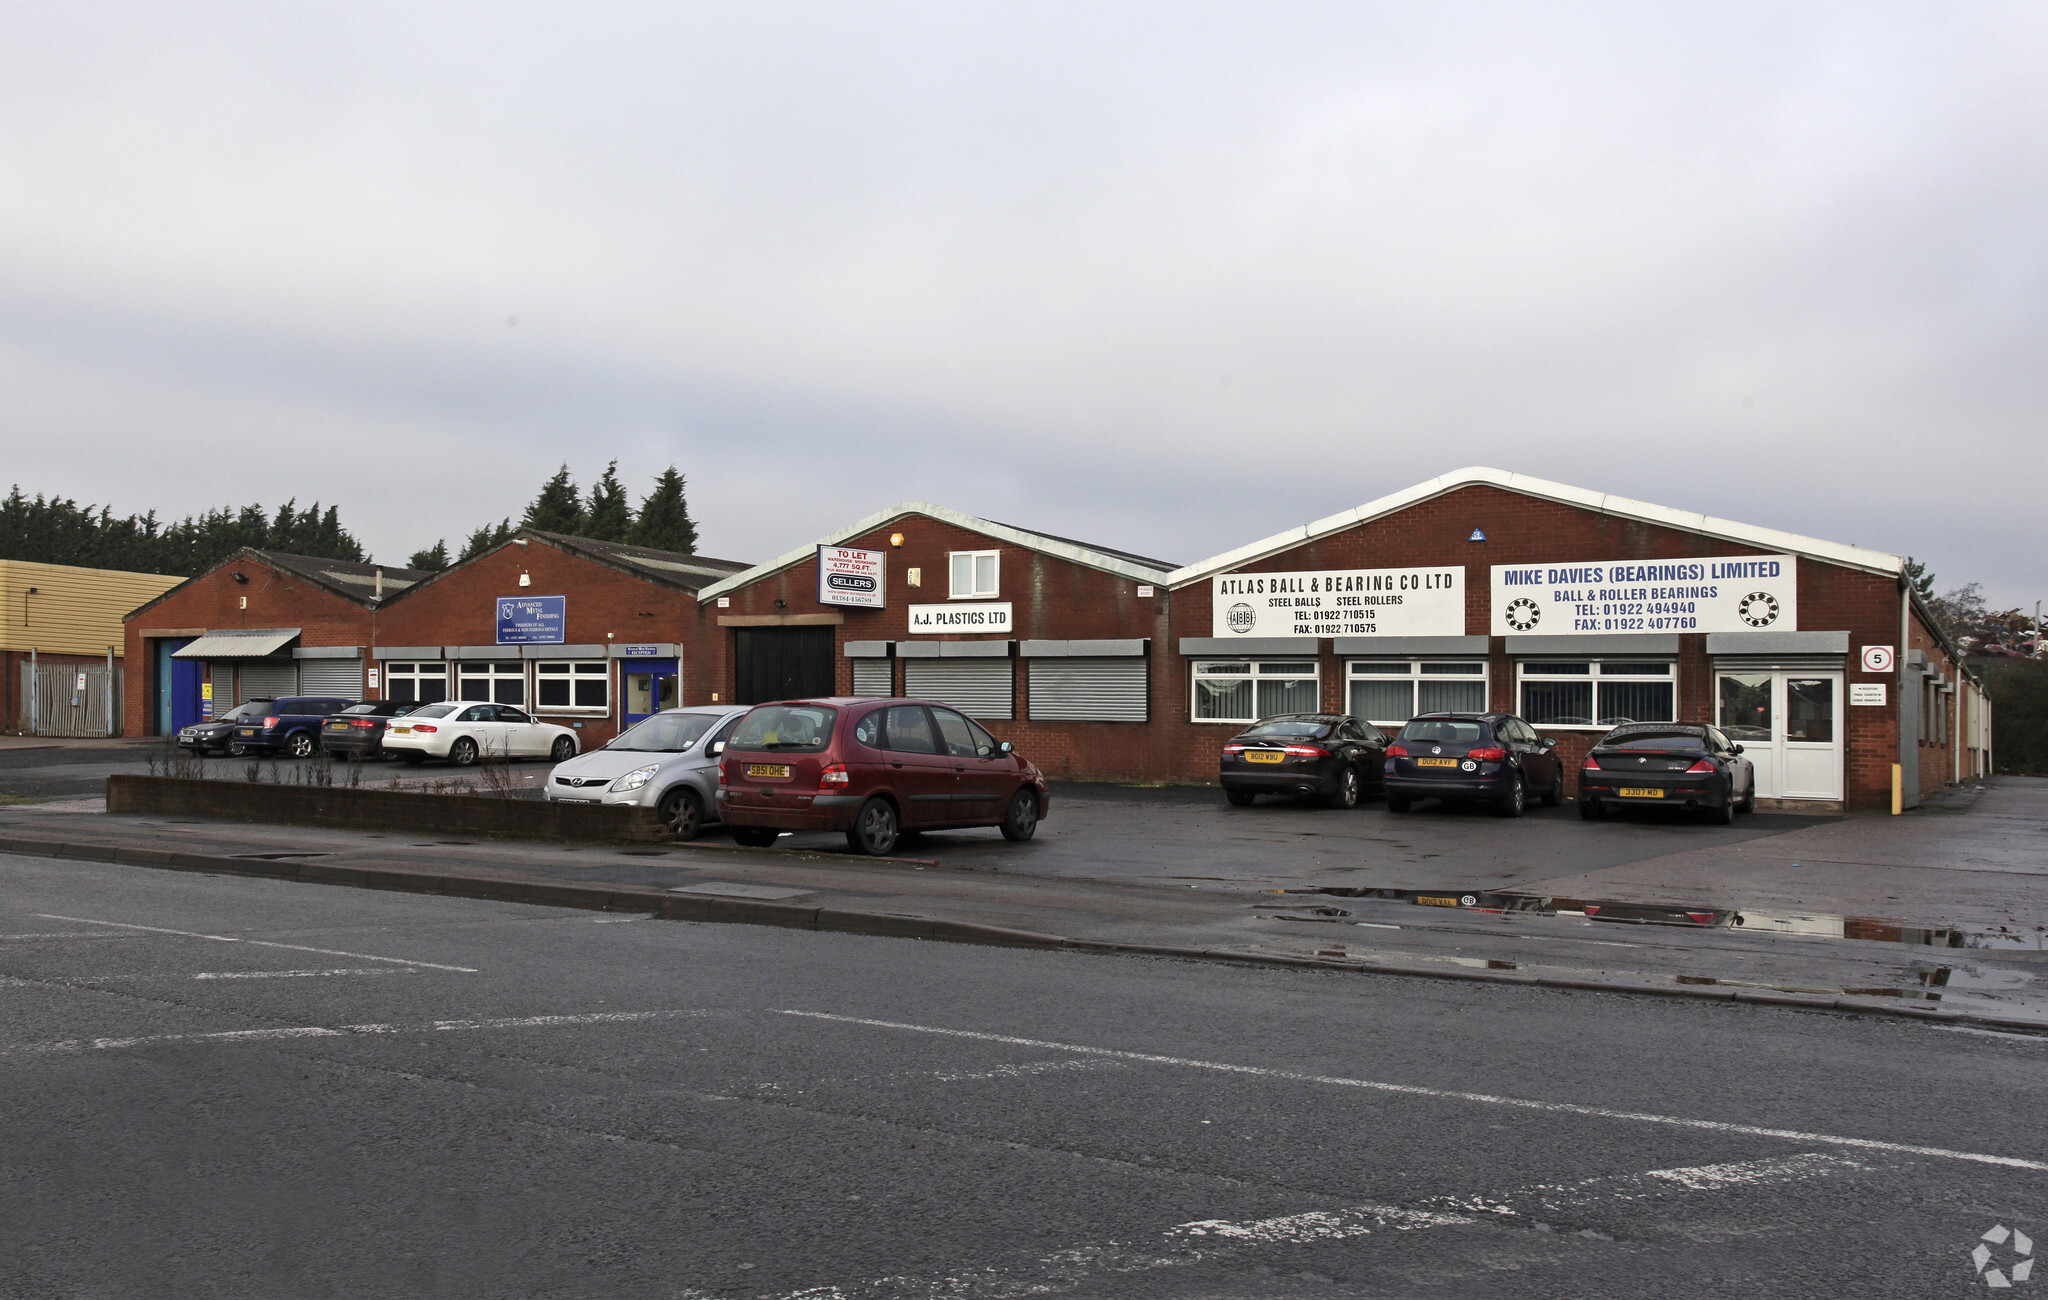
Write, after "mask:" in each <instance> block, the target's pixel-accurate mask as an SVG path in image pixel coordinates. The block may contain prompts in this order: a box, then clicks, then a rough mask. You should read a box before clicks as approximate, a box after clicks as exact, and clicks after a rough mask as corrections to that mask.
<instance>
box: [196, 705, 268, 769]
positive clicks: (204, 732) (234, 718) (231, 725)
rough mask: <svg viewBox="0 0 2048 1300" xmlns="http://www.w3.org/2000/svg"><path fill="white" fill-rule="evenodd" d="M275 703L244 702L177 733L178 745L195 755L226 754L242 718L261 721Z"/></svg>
mask: <svg viewBox="0 0 2048 1300" xmlns="http://www.w3.org/2000/svg"><path fill="white" fill-rule="evenodd" d="M275 703H277V701H276V700H272V699H257V700H244V701H242V703H240V704H238V705H236V706H235V707H234V708H232V709H229V710H228V711H227V712H226V713H223V714H221V715H220V716H219V717H217V718H209V719H207V720H206V721H204V722H195V723H193V724H192V725H191V726H189V727H183V728H180V729H179V731H178V745H179V746H180V747H181V748H184V749H189V750H191V751H192V752H193V753H195V754H199V755H201V756H204V755H205V754H206V753H207V752H208V751H212V752H213V753H216V754H225V753H227V752H228V746H230V745H231V744H233V743H234V739H235V728H236V727H237V726H239V725H241V722H242V720H243V719H244V718H256V719H259V720H260V719H261V718H263V717H264V716H265V715H266V714H268V713H269V712H270V706H271V705H273V704H275Z"/></svg>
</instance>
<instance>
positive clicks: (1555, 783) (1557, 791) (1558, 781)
mask: <svg viewBox="0 0 2048 1300" xmlns="http://www.w3.org/2000/svg"><path fill="white" fill-rule="evenodd" d="M1563 802H1564V764H1562V763H1559V764H1558V765H1557V776H1556V778H1555V779H1554V780H1552V781H1551V783H1550V788H1549V789H1548V790H1546V791H1544V792H1543V806H1544V807H1545V808H1555V807H1557V806H1558V805H1559V804H1561V803H1563Z"/></svg>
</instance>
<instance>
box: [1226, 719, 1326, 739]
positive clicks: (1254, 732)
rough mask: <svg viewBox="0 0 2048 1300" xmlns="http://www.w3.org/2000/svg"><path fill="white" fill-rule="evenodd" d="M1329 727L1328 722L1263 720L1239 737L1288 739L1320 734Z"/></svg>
mask: <svg viewBox="0 0 2048 1300" xmlns="http://www.w3.org/2000/svg"><path fill="white" fill-rule="evenodd" d="M1329 729H1330V724H1329V723H1327V722H1301V721H1298V720H1291V719H1278V720H1276V721H1273V722H1261V723H1260V724H1259V725H1258V726H1256V727H1252V728H1250V729H1249V730H1247V731H1245V732H1244V734H1243V735H1242V736H1240V737H1239V739H1240V740H1287V739H1290V738H1294V737H1299V736H1320V735H1322V734H1323V733H1324V732H1325V731H1328V730H1329Z"/></svg>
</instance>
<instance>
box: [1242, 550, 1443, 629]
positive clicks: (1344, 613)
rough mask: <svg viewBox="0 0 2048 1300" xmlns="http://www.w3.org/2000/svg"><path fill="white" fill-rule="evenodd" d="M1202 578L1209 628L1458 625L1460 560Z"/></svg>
mask: <svg viewBox="0 0 2048 1300" xmlns="http://www.w3.org/2000/svg"><path fill="white" fill-rule="evenodd" d="M1209 582H1210V586H1209V600H1210V605H1209V608H1210V610H1211V611H1212V613H1211V624H1212V626H1211V629H1210V635H1211V636H1217V637H1230V636H1262V637H1268V636H1301V637H1323V636H1332V637H1335V636H1347V637H1348V636H1463V635H1464V633H1465V570H1464V569H1463V568H1462V567H1460V568H1450V569H1318V570H1309V571H1304V572H1299V573H1228V574H1224V575H1222V576H1221V577H1216V578H1211V579H1210V580H1209Z"/></svg>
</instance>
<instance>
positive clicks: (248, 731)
mask: <svg viewBox="0 0 2048 1300" xmlns="http://www.w3.org/2000/svg"><path fill="white" fill-rule="evenodd" d="M242 734H243V735H245V736H253V735H255V734H256V728H254V727H244V728H242Z"/></svg>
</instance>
